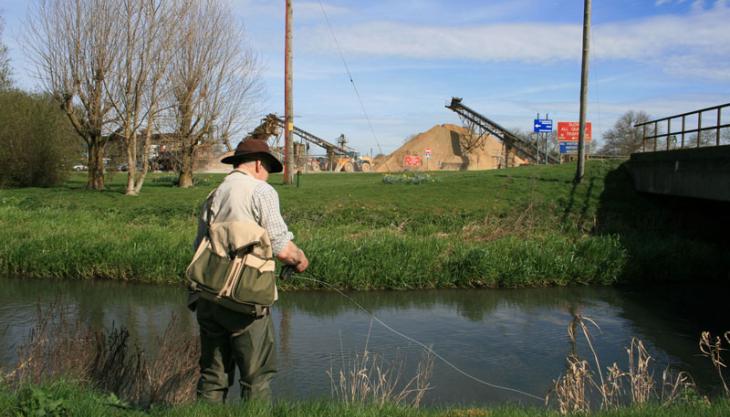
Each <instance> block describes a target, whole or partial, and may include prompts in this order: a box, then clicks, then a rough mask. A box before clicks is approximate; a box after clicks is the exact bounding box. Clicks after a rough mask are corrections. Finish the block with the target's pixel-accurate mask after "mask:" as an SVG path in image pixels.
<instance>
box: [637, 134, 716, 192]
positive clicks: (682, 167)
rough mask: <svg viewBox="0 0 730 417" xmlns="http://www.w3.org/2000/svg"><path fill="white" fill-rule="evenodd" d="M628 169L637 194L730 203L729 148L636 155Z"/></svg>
mask: <svg viewBox="0 0 730 417" xmlns="http://www.w3.org/2000/svg"><path fill="white" fill-rule="evenodd" d="M628 168H629V171H630V172H631V176H632V177H633V179H634V187H635V188H636V190H637V191H641V192H646V193H656V194H666V195H674V196H680V197H695V198H705V199H710V200H719V201H730V145H724V146H713V147H706V148H690V149H675V150H669V151H657V152H640V153H634V154H632V155H631V159H630V160H629V162H628Z"/></svg>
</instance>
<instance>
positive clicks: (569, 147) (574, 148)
mask: <svg viewBox="0 0 730 417" xmlns="http://www.w3.org/2000/svg"><path fill="white" fill-rule="evenodd" d="M560 153H562V154H565V153H578V142H560Z"/></svg>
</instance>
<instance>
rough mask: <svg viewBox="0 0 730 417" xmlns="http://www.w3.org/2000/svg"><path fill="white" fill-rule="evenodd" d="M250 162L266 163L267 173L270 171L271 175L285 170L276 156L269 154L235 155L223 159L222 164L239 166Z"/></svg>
mask: <svg viewBox="0 0 730 417" xmlns="http://www.w3.org/2000/svg"><path fill="white" fill-rule="evenodd" d="M249 161H266V164H267V166H268V168H267V171H269V173H271V174H274V173H277V172H281V171H283V170H284V166H283V165H282V164H281V162H279V160H278V159H277V158H276V157H275V156H274V155H272V154H270V153H268V152H253V153H248V154H244V155H241V154H239V155H235V154H234V155H230V156H227V157H225V158H223V159H221V163H223V164H229V165H238V164H240V163H243V162H249Z"/></svg>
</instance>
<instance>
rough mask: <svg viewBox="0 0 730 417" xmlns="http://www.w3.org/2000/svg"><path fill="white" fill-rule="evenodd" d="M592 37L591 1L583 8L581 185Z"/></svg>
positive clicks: (583, 169) (578, 177) (579, 148)
mask: <svg viewBox="0 0 730 417" xmlns="http://www.w3.org/2000/svg"><path fill="white" fill-rule="evenodd" d="M590 37H591V0H584V6H583V63H582V64H581V74H580V126H579V129H580V133H579V135H578V169H577V171H576V173H575V183H576V184H580V182H581V180H582V179H583V174H584V173H585V159H586V146H585V139H586V138H585V136H586V110H587V108H588V51H589V49H590Z"/></svg>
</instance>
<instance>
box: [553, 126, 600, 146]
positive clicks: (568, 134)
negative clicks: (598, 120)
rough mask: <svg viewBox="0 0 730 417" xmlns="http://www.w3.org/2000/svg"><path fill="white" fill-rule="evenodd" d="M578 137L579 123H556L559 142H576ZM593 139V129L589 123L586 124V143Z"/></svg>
mask: <svg viewBox="0 0 730 417" xmlns="http://www.w3.org/2000/svg"><path fill="white" fill-rule="evenodd" d="M578 136H580V123H578V122H558V140H559V141H561V142H578ZM592 139H593V128H592V125H591V122H586V142H590V141H591V140H592Z"/></svg>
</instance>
